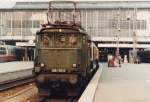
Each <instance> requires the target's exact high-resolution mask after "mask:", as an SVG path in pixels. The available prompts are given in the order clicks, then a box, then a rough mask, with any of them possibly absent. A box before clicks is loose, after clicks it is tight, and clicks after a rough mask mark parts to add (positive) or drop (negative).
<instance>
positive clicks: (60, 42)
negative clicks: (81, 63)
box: [38, 33, 81, 48]
mask: <svg viewBox="0 0 150 102" xmlns="http://www.w3.org/2000/svg"><path fill="white" fill-rule="evenodd" d="M80 40H81V39H80V35H79V34H55V33H53V34H42V35H39V37H38V42H39V45H40V47H41V48H51V47H52V48H55V47H56V48H58V47H68V48H69V47H71V48H72V47H80V45H81V43H80V42H81V41H80Z"/></svg>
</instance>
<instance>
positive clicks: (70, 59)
mask: <svg viewBox="0 0 150 102" xmlns="http://www.w3.org/2000/svg"><path fill="white" fill-rule="evenodd" d="M96 68H98V48H97V47H96V46H95V45H94V43H93V42H92V41H91V39H90V37H89V35H88V34H87V33H86V31H85V30H84V29H83V28H82V27H81V25H79V24H77V23H75V22H64V21H55V22H54V23H48V24H44V25H43V26H42V28H41V29H40V31H38V32H37V33H36V49H35V62H34V73H35V74H36V75H37V77H36V83H37V86H38V88H39V89H43V90H47V89H51V88H57V87H60V86H61V85H65V86H76V87H79V86H81V85H82V84H85V83H86V82H87V81H89V79H90V77H91V76H92V74H93V72H94V70H95V69H96Z"/></svg>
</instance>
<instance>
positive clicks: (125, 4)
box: [0, 1, 150, 10]
mask: <svg viewBox="0 0 150 102" xmlns="http://www.w3.org/2000/svg"><path fill="white" fill-rule="evenodd" d="M76 3H77V8H78V9H113V8H141V9H146V8H148V9H149V8H150V1H77V2H76ZM48 6H49V2H16V4H15V5H14V6H13V7H12V8H5V9H13V10H46V9H47V8H48ZM52 6H53V7H54V9H56V8H57V9H72V8H73V4H71V3H69V4H66V3H63V4H62V3H59V2H54V3H53V5H52ZM0 9H2V8H0Z"/></svg>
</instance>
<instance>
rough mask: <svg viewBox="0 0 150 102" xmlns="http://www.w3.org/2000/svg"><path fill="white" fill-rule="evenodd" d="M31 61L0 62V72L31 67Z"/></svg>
mask: <svg viewBox="0 0 150 102" xmlns="http://www.w3.org/2000/svg"><path fill="white" fill-rule="evenodd" d="M32 68H33V62H32V61H13V62H4V63H0V74H1V73H8V72H14V71H20V70H26V69H32Z"/></svg>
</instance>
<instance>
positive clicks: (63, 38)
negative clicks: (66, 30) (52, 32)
mask: <svg viewBox="0 0 150 102" xmlns="http://www.w3.org/2000/svg"><path fill="white" fill-rule="evenodd" d="M58 39H59V41H60V42H61V43H64V42H65V41H66V38H65V36H64V35H60V36H59V38H58Z"/></svg>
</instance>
